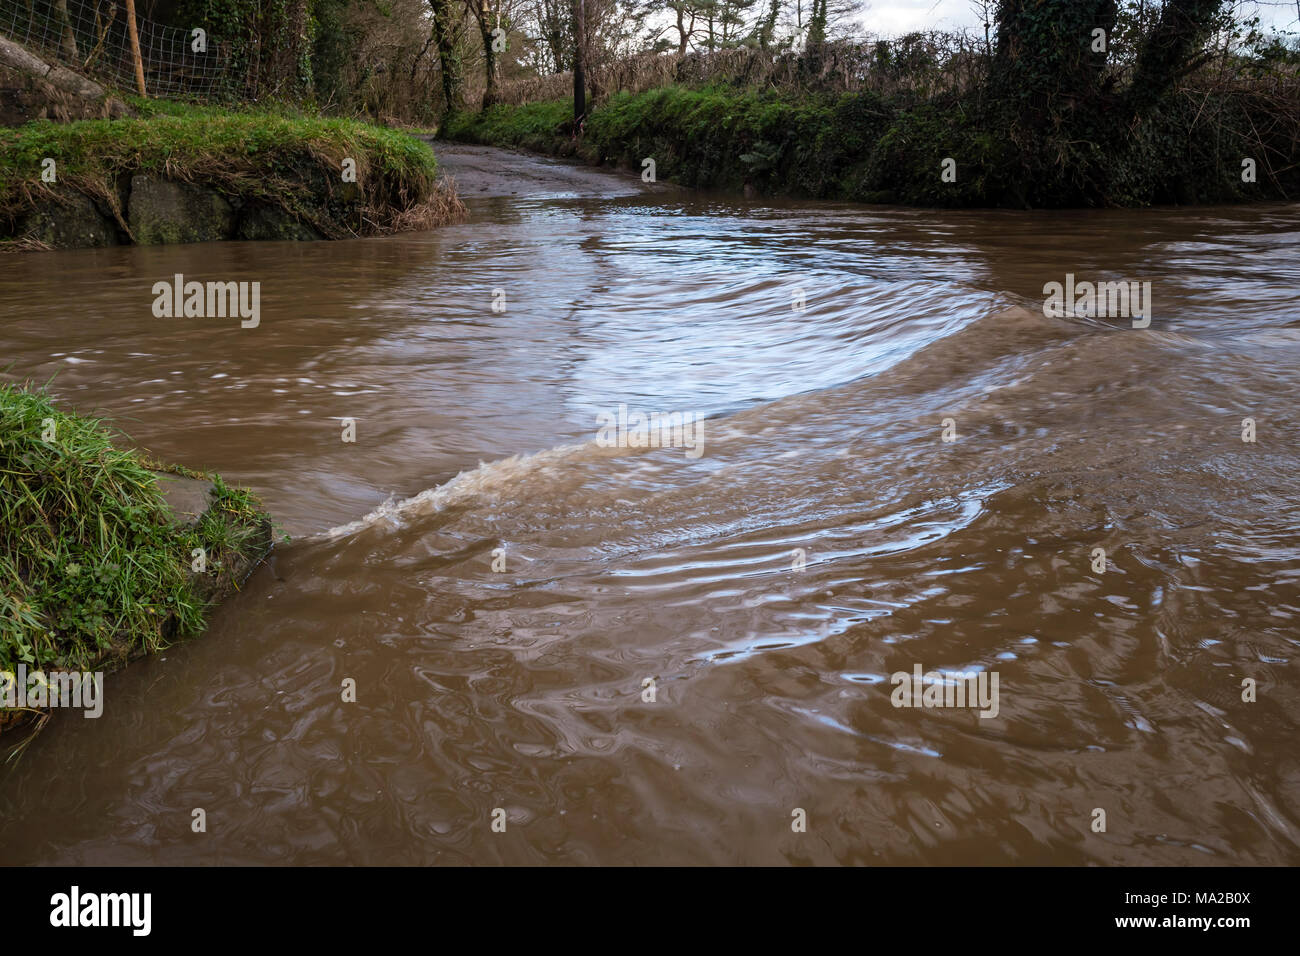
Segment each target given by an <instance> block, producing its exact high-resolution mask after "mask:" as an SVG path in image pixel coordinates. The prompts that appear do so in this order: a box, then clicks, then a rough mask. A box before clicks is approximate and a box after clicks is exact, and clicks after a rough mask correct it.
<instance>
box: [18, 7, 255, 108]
mask: <svg viewBox="0 0 1300 956" xmlns="http://www.w3.org/2000/svg"><path fill="white" fill-rule="evenodd" d="M136 30H137V33H138V35H139V43H140V57H141V60H142V61H143V64H144V84H145V91H146V92H147V93H148V94H149V95H150V96H191V97H197V98H200V99H214V98H219V97H224V96H229V95H232V94H235V93H237V92H238V91H239V90H240V88H241V86H242V82H243V77H242V75H240V76H237V75H236V72H235V70H234V69H233V63H232V56H231V54H232V49H231V45H230V44H229V43H221V42H218V41H215V40H213V39H212V38H211V37H209V36H207V35H206V34H205V33H204V32H203V31H201V30H185V29H182V28H180V27H173V26H168V25H167V24H163V23H157V22H155V21H153V20H149V19H146V18H144V17H140V16H139V15H137V16H136ZM0 34H3V35H5V36H7V37H9V38H10V39H12V40H15V41H16V42H18V43H21V44H22V45H23V46H25V47H26V48H27V49H28V50H30V51H32V52H33V53H36V54H37V55H40V56H42V57H44V58H46V59H49V60H55V61H57V62H59V63H61V64H63V65H64V66H68V67H72V68H73V69H76V70H78V71H79V72H82V73H85V74H87V75H88V76H91V77H94V78H95V79H98V80H100V81H101V82H104V83H107V84H110V85H112V86H116V87H119V88H121V89H123V90H131V91H134V90H135V89H136V74H135V62H134V59H133V57H132V54H131V41H130V35H129V31H128V28H127V19H126V4H125V3H124V2H123V0H0Z"/></svg>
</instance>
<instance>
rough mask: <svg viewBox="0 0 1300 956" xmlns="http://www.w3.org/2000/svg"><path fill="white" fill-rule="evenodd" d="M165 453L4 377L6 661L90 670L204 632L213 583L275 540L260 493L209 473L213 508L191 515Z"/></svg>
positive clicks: (2, 626) (0, 638)
mask: <svg viewBox="0 0 1300 956" xmlns="http://www.w3.org/2000/svg"><path fill="white" fill-rule="evenodd" d="M156 467H157V466H156V465H155V464H154V463H151V462H150V461H149V460H148V459H147V458H145V457H143V456H141V455H140V454H138V453H137V452H134V451H129V450H122V449H120V448H118V447H116V446H115V441H114V435H113V434H112V433H110V431H109V430H108V429H106V428H105V427H104V426H103V424H102V423H101V422H99V421H97V420H95V419H91V418H83V417H81V416H79V415H75V414H70V413H68V412H64V411H62V410H60V409H59V408H56V407H55V406H54V404H53V403H52V402H51V400H50V398H49V396H48V394H47V393H46V392H45V391H44V390H42V389H35V390H28V389H25V388H21V387H18V386H15V385H0V580H2V581H3V582H4V587H3V590H0V670H10V671H12V670H13V669H14V668H15V666H16V665H17V664H18V663H20V662H25V663H27V664H28V665H34V666H40V667H43V668H47V669H48V668H51V667H59V668H67V669H72V670H88V669H93V667H92V665H97V664H99V663H101V662H103V661H104V660H105V659H108V658H119V659H125V658H129V657H132V656H135V655H137V654H140V653H147V652H150V651H154V650H157V649H159V648H161V647H163V646H165V645H166V644H167V642H168V641H169V640H170V639H172V638H173V637H179V636H185V635H188V634H192V633H195V632H196V631H198V630H200V629H201V628H202V626H203V623H204V612H205V607H206V604H207V601H208V600H209V596H210V595H212V594H214V593H219V592H221V591H223V590H228V589H229V587H230V586H231V585H232V584H233V583H234V582H233V581H232V577H233V575H234V574H235V573H236V569H237V568H240V567H243V566H245V565H247V563H248V562H249V561H250V560H254V559H256V558H257V557H260V555H261V554H262V553H263V552H264V551H265V548H266V546H267V545H268V544H269V526H268V522H267V519H266V516H265V515H264V514H263V512H262V510H261V507H260V505H259V503H258V502H257V500H256V499H255V498H254V497H253V496H252V495H251V493H249V492H247V491H243V490H238V489H232V488H230V487H228V486H227V485H226V484H225V483H224V482H222V481H221V480H220V479H219V478H212V479H211V480H212V481H213V484H214V491H213V494H212V498H211V501H210V506H209V509H208V511H207V512H205V514H204V515H203V517H202V519H201V520H200V521H199V523H198V524H197V525H196V526H194V527H192V528H186V527H182V526H180V525H178V524H177V523H176V522H175V520H174V518H173V517H172V514H171V512H170V511H169V510H168V508H167V506H166V504H165V503H164V499H163V494H162V492H161V490H160V489H159V487H158V480H157V476H156V475H155V474H154V471H155V469H156ZM191 474H192V473H191ZM199 548H201V549H203V553H204V555H205V561H206V569H205V570H204V571H203V572H202V573H201V574H195V573H194V572H193V555H194V552H195V549H199Z"/></svg>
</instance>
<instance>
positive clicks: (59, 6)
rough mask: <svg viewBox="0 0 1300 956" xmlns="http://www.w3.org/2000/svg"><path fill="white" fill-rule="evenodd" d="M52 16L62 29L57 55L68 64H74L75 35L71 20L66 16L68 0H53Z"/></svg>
mask: <svg viewBox="0 0 1300 956" xmlns="http://www.w3.org/2000/svg"><path fill="white" fill-rule="evenodd" d="M54 15H55V19H56V20H58V21H59V25H60V27H61V29H62V35H61V36H60V37H59V53H60V54H62V56H63V58H64V59H65V60H67V61H68V62H69V63H76V61H77V35H76V34H75V33H73V32H72V18H71V17H70V16H68V0H54Z"/></svg>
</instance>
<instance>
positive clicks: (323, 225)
mask: <svg viewBox="0 0 1300 956" xmlns="http://www.w3.org/2000/svg"><path fill="white" fill-rule="evenodd" d="M132 107H133V108H134V109H135V111H136V112H137V113H138V114H139V115H138V116H136V117H134V118H130V119H117V120H84V121H81V122H75V123H66V124H58V123H52V122H49V121H40V122H34V123H28V124H26V125H24V126H20V127H17V128H13V129H0V234H2V235H9V236H14V235H15V230H16V229H17V225H18V223H19V222H20V221H21V220H22V218H23V216H24V215H25V214H26V213H28V212H30V211H31V210H33V209H34V208H36V207H38V206H39V205H40V204H42V203H45V202H50V201H57V198H58V196H59V194H60V191H61V190H63V189H72V190H75V191H77V192H80V193H82V194H83V195H85V196H87V197H89V198H90V199H91V200H93V201H94V202H95V203H96V204H97V205H98V206H99V207H100V208H101V209H103V210H104V211H105V212H106V213H109V212H111V214H112V216H113V218H115V219H116V221H117V224H118V227H119V229H121V230H122V231H123V232H126V233H127V234H128V235H129V232H130V230H129V228H128V225H127V217H126V213H125V210H124V209H123V205H124V178H125V179H129V177H130V176H131V175H132V174H135V173H153V174H156V175H158V176H161V177H164V178H166V179H170V180H173V181H180V182H188V183H192V184H195V185H201V186H205V187H209V188H212V189H215V190H216V191H218V192H220V193H221V194H223V195H224V196H225V197H226V198H227V199H229V200H232V201H234V202H237V203H245V202H254V203H258V204H262V205H269V206H276V207H279V208H280V209H283V210H284V211H285V212H287V213H290V214H291V215H293V216H294V217H295V218H296V219H298V220H299V221H301V222H304V223H307V224H309V225H311V226H312V227H314V228H315V229H316V230H317V231H318V232H320V233H321V234H322V235H324V236H326V237H327V238H345V237H348V236H355V235H377V234H382V233H385V232H392V231H399V230H404V229H411V228H427V227H428V226H432V225H436V224H438V223H439V222H442V221H449V220H451V219H454V218H456V216H457V215H463V207H459V201H458V200H456V198H455V193H454V189H452V188H451V187H450V186H449V185H448V184H447V183H446V182H445V181H443V180H440V178H439V175H438V164H437V161H436V159H435V158H434V155H433V152H432V150H430V149H429V147H428V145H427V144H425V143H423V142H421V141H420V140H418V139H415V138H414V137H412V136H410V135H407V134H406V133H403V132H401V131H398V130H391V129H382V128H380V127H377V126H371V125H369V124H366V123H361V122H358V121H356V120H350V119H329V118H324V117H317V116H305V115H301V114H297V113H293V112H291V111H287V110H275V109H266V110H257V111H243V112H230V111H226V110H221V109H217V108H213V107H206V106H195V105H190V104H185V103H178V102H168V101H160V100H139V99H137V100H132ZM47 159H50V160H53V161H54V167H53V169H54V172H55V174H56V177H57V179H56V182H55V183H49V182H46V181H45V179H43V178H42V174H43V172H44V171H45V170H47V169H49V164H48V163H46V162H45V161H46V160H47ZM349 159H350V160H352V162H353V163H354V164H355V172H356V181H355V183H351V182H345V181H344V178H343V172H344V160H349ZM458 207H459V211H458Z"/></svg>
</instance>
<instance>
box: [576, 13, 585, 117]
mask: <svg viewBox="0 0 1300 956" xmlns="http://www.w3.org/2000/svg"><path fill="white" fill-rule="evenodd" d="M586 19H587V5H586V3H585V2H584V0H573V126H574V129H575V130H577V129H579V128H581V126H582V121H583V120H584V119H586V118H587V24H586Z"/></svg>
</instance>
